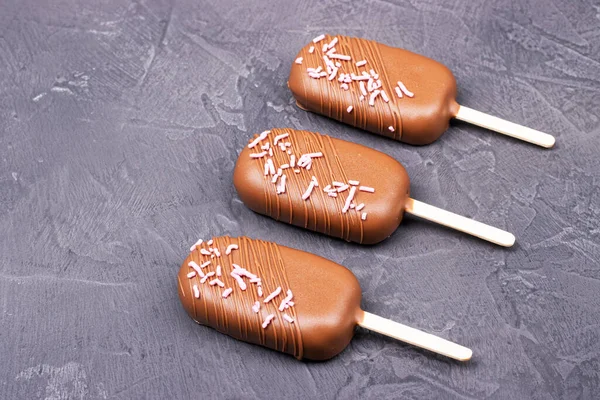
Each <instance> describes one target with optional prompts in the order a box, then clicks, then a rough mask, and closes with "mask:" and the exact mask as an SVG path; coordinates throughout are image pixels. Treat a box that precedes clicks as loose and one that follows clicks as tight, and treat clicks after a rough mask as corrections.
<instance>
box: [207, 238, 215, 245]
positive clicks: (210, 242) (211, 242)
mask: <svg viewBox="0 0 600 400" xmlns="http://www.w3.org/2000/svg"><path fill="white" fill-rule="evenodd" d="M213 243H214V241H213V240H212V239H210V240H209V241H208V242H206V244H207V245H209V246H212V245H213Z"/></svg>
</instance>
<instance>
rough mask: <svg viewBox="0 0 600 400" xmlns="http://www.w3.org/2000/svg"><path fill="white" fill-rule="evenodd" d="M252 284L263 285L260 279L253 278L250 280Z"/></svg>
mask: <svg viewBox="0 0 600 400" xmlns="http://www.w3.org/2000/svg"><path fill="white" fill-rule="evenodd" d="M250 283H257V284H258V285H259V286H260V285H261V283H260V278H252V279H250Z"/></svg>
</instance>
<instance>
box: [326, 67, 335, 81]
mask: <svg viewBox="0 0 600 400" xmlns="http://www.w3.org/2000/svg"><path fill="white" fill-rule="evenodd" d="M337 72H338V69H337V68H335V67H333V68H332V69H331V73H330V74H329V77H327V80H328V81H332V80H334V79H335V76H336V75H337Z"/></svg>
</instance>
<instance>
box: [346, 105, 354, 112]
mask: <svg viewBox="0 0 600 400" xmlns="http://www.w3.org/2000/svg"><path fill="white" fill-rule="evenodd" d="M353 108H354V107H352V106H348V108H346V111H348V113H351V112H352V109H353Z"/></svg>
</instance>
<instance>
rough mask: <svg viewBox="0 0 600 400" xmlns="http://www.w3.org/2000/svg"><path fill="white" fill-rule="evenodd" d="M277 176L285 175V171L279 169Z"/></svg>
mask: <svg viewBox="0 0 600 400" xmlns="http://www.w3.org/2000/svg"><path fill="white" fill-rule="evenodd" d="M277 175H279V176H281V175H283V169H282V168H281V167H279V168H277Z"/></svg>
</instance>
